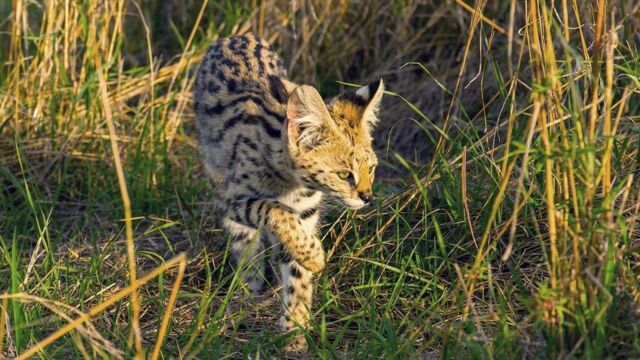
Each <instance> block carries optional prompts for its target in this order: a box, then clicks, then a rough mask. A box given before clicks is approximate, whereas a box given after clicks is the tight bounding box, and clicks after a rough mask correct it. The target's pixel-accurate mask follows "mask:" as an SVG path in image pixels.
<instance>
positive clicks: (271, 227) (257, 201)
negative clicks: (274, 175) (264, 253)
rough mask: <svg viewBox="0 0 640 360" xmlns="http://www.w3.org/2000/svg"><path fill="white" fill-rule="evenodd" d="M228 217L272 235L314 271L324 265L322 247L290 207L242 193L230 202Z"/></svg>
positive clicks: (295, 257) (303, 265) (302, 263)
mask: <svg viewBox="0 0 640 360" xmlns="http://www.w3.org/2000/svg"><path fill="white" fill-rule="evenodd" d="M230 205H231V206H230V208H231V209H232V211H231V213H232V214H231V215H232V216H231V217H232V220H234V221H237V222H239V223H243V224H247V225H248V226H251V227H255V228H260V227H264V228H265V230H267V231H269V232H271V233H272V234H273V235H275V236H276V237H277V238H278V239H279V240H280V242H281V243H282V244H283V245H284V247H285V248H286V250H287V251H288V253H289V254H291V257H292V258H293V259H294V260H295V261H297V262H298V264H300V265H301V266H302V267H303V268H305V269H306V270H309V271H311V272H312V273H317V272H319V271H321V270H322V269H323V268H324V250H323V249H322V243H321V242H320V239H318V237H317V236H316V235H315V234H311V233H309V232H308V231H307V230H306V229H305V228H304V226H303V225H302V221H301V219H300V215H299V214H297V213H296V212H295V211H294V210H293V209H291V208H290V207H288V206H286V205H284V204H282V203H280V202H278V201H277V200H273V199H269V198H256V197H246V198H245V197H243V198H240V199H237V198H236V199H234V200H232V201H231V202H230Z"/></svg>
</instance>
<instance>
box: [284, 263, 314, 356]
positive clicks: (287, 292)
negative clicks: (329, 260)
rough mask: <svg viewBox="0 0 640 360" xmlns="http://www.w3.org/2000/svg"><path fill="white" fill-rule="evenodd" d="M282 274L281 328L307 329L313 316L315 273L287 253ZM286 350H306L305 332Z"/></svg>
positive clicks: (296, 337) (290, 342)
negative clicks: (312, 302) (312, 300)
mask: <svg viewBox="0 0 640 360" xmlns="http://www.w3.org/2000/svg"><path fill="white" fill-rule="evenodd" d="M280 272H281V275H282V311H283V314H282V317H281V318H280V329H281V330H282V331H283V332H289V331H291V330H295V329H297V328H301V329H306V328H307V327H308V325H309V319H310V317H311V296H312V293H313V282H312V277H313V274H312V273H311V272H310V271H309V270H306V269H305V268H303V267H302V266H300V264H298V263H297V262H296V261H295V260H293V259H291V258H290V257H288V256H287V255H284V256H283V257H282V263H281V264H280ZM285 350H286V351H288V352H289V351H290V352H304V351H306V350H307V341H306V339H305V337H304V334H302V333H301V334H296V335H294V337H293V338H292V339H291V340H290V341H289V342H288V344H287V346H286V348H285Z"/></svg>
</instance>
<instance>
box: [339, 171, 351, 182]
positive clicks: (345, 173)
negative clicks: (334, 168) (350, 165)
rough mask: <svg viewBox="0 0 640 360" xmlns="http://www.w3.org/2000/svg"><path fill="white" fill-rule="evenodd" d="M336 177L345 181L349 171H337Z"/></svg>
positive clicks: (349, 173)
mask: <svg viewBox="0 0 640 360" xmlns="http://www.w3.org/2000/svg"><path fill="white" fill-rule="evenodd" d="M337 174H338V177H339V178H340V179H342V180H347V179H348V178H349V176H350V175H351V172H349V171H338V173H337Z"/></svg>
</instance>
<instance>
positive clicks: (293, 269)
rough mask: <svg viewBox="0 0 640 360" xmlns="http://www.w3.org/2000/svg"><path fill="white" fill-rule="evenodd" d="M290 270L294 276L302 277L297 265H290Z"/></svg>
mask: <svg viewBox="0 0 640 360" xmlns="http://www.w3.org/2000/svg"><path fill="white" fill-rule="evenodd" d="M289 271H291V276H293V277H294V278H298V279H300V278H301V277H302V273H301V272H300V270H299V269H298V268H297V267H296V266H295V265H291V266H289Z"/></svg>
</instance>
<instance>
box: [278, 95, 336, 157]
mask: <svg viewBox="0 0 640 360" xmlns="http://www.w3.org/2000/svg"><path fill="white" fill-rule="evenodd" d="M328 118H330V115H329V110H327V106H326V105H325V103H324V100H322V97H321V96H320V94H319V93H318V91H317V90H316V89H314V88H313V87H312V86H309V85H300V86H298V87H297V88H296V89H295V90H293V92H292V93H291V95H290V96H289V101H288V102H287V137H288V139H289V143H290V144H291V145H294V146H296V147H299V146H304V147H309V146H312V145H313V144H314V143H316V142H318V141H319V140H320V139H321V137H322V131H323V126H324V125H325V124H326V121H327V119H328Z"/></svg>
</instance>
